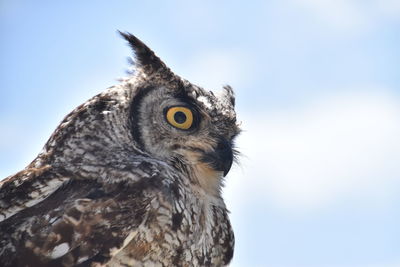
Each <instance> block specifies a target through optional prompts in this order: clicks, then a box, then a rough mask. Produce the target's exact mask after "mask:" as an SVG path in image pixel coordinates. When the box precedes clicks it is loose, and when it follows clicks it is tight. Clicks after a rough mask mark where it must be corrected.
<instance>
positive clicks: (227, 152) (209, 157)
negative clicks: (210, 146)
mask: <svg viewBox="0 0 400 267" xmlns="http://www.w3.org/2000/svg"><path fill="white" fill-rule="evenodd" d="M202 161H203V162H205V163H208V164H209V165H210V166H211V167H212V168H213V169H214V170H216V171H222V172H224V177H225V176H226V175H227V174H228V172H229V170H230V169H231V166H232V162H233V151H232V144H231V143H230V142H228V141H227V140H226V139H225V138H220V140H219V141H218V144H217V147H216V148H215V150H214V151H212V152H208V153H206V154H204V156H203V158H202Z"/></svg>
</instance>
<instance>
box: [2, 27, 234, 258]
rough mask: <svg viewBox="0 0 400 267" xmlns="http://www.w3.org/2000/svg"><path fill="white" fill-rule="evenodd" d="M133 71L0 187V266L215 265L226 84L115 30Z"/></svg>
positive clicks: (225, 152) (224, 214) (225, 154)
mask: <svg viewBox="0 0 400 267" xmlns="http://www.w3.org/2000/svg"><path fill="white" fill-rule="evenodd" d="M120 34H121V35H122V37H123V38H124V39H125V40H126V41H127V42H128V43H129V45H130V47H131V48H132V50H133V54H134V60H132V64H133V66H132V68H133V71H132V72H130V74H129V76H128V77H126V78H123V79H121V80H120V81H119V84H118V85H115V86H112V87H110V88H108V89H106V90H105V91H103V92H102V93H100V94H98V95H96V96H94V97H93V98H91V99H89V100H88V101H86V102H85V103H83V104H82V105H80V106H78V107H77V108H76V109H75V110H73V111H72V112H71V113H70V114H69V115H67V116H66V117H65V118H64V119H63V121H62V122H61V123H60V125H59V126H58V127H57V129H56V130H55V131H54V133H53V134H52V136H51V137H50V139H49V140H48V142H47V143H46V145H45V147H44V148H43V150H42V152H41V153H40V154H39V155H38V156H37V158H36V159H34V160H33V161H32V163H31V164H30V165H28V166H27V167H26V168H25V169H24V170H22V171H20V172H18V173H17V174H15V175H13V176H9V177H7V178H6V179H4V180H3V181H1V183H0V221H1V222H0V265H1V266H225V265H228V264H229V262H230V261H231V259H232V257H233V249H234V235H233V231H232V228H231V225H230V222H229V218H228V210H227V208H226V206H225V203H224V201H223V199H222V196H221V188H222V186H223V181H224V177H225V176H226V175H227V173H228V172H229V170H230V168H231V165H232V162H233V161H234V159H235V155H236V150H235V148H234V139H235V137H236V136H237V135H238V134H239V132H240V129H239V126H238V123H237V121H236V115H235V110H234V106H235V98H234V94H233V90H232V89H231V87H229V86H225V87H224V88H223V90H221V91H220V92H219V93H218V94H217V93H215V94H214V93H213V92H211V91H206V90H204V89H203V88H201V87H199V86H196V85H193V84H191V83H190V82H188V81H187V80H184V79H182V78H180V77H179V76H177V75H176V74H174V73H173V72H172V71H171V70H170V69H169V68H168V67H167V66H166V65H165V64H164V63H163V62H162V61H161V60H160V59H159V58H158V57H157V56H156V55H155V54H154V52H153V51H152V50H150V49H149V48H148V47H147V46H146V45H145V44H144V43H143V42H142V41H140V40H139V39H138V38H136V37H135V36H133V35H131V34H129V33H122V32H120Z"/></svg>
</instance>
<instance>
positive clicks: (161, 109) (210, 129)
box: [49, 33, 239, 193]
mask: <svg viewBox="0 0 400 267" xmlns="http://www.w3.org/2000/svg"><path fill="white" fill-rule="evenodd" d="M121 35H122V36H123V37H124V38H125V39H126V40H127V41H128V43H129V45H130V46H131V47H132V49H133V52H134V57H135V59H134V63H133V64H134V71H133V73H131V75H130V76H129V77H127V78H125V79H123V80H122V82H121V84H120V85H117V86H113V87H111V88H109V89H108V90H106V91H105V92H103V93H102V94H100V95H98V96H96V97H94V98H92V99H91V100H89V101H87V102H86V103H85V104H83V105H81V106H80V107H78V108H77V110H75V112H73V113H71V114H70V115H69V116H67V117H66V119H65V120H64V124H66V125H68V124H71V125H73V128H74V131H73V132H74V133H73V135H74V136H75V137H74V138H70V137H69V138H67V139H65V140H66V141H63V142H64V143H66V144H68V147H69V148H66V146H65V145H64V148H63V151H62V153H63V155H64V158H65V155H68V151H69V154H70V155H72V157H70V158H72V160H74V161H75V162H83V161H84V160H85V155H87V154H88V153H89V152H88V151H94V152H93V153H91V154H93V155H92V157H102V160H104V161H107V158H112V155H114V154H115V157H117V155H116V154H118V153H120V154H121V153H124V155H130V156H132V155H140V157H142V158H147V159H154V160H157V161H161V162H164V163H166V164H168V165H170V166H171V167H173V168H175V169H176V170H178V171H179V172H181V173H182V174H183V175H185V176H186V177H189V178H190V180H191V181H194V182H196V183H198V184H199V185H200V186H201V187H202V188H203V189H205V190H206V191H209V192H211V193H213V192H214V191H216V190H217V191H218V189H219V187H220V184H221V179H222V177H223V176H225V175H226V174H227V173H228V171H229V170H230V168H231V165H232V162H233V159H234V154H235V152H234V151H235V150H234V147H233V146H234V138H235V136H237V135H238V133H239V127H238V125H237V122H236V115H235V111H234V106H235V98H234V94H233V90H232V89H231V87H229V86H225V87H224V88H223V89H222V90H221V92H220V93H219V94H214V93H212V92H211V91H206V90H204V89H203V88H200V87H198V86H196V85H193V84H191V83H190V82H188V81H186V80H184V79H181V78H180V77H179V76H177V75H175V74H174V73H173V72H172V71H171V70H170V69H169V68H168V67H167V66H166V65H165V64H164V63H163V62H162V61H161V60H160V59H159V58H158V57H157V56H156V55H155V54H154V53H153V51H152V50H150V49H149V48H148V47H147V46H146V45H145V44H144V43H143V42H141V41H140V40H139V39H137V38H136V37H135V36H133V35H131V34H128V33H121ZM79 109H81V110H79ZM84 114H86V115H84ZM88 114H89V115H88ZM74 116H75V117H74ZM72 121H74V123H72ZM61 125H62V124H61ZM79 125H80V126H79ZM76 127H79V129H76ZM64 128H66V127H64ZM78 133H79V135H78ZM53 139H57V131H56V133H55V135H53ZM68 140H69V141H68ZM79 140H80V141H79ZM83 140H84V142H83ZM49 143H51V140H50V141H49ZM74 147H79V149H80V150H82V151H84V152H85V153H83V152H82V154H81V156H79V155H78V154H77V151H79V149H75V150H74ZM89 154H90V153H89ZM117 158H118V157H117Z"/></svg>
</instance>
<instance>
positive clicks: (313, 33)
mask: <svg viewBox="0 0 400 267" xmlns="http://www.w3.org/2000/svg"><path fill="white" fill-rule="evenodd" d="M117 30H121V31H129V32H131V33H133V34H135V35H136V36H138V37H139V38H141V39H142V40H143V41H144V42H145V43H146V44H147V45H148V46H150V47H151V48H152V49H153V50H154V51H155V52H156V54H157V55H158V56H160V57H161V58H162V59H163V60H164V62H166V64H167V65H168V66H169V67H170V68H171V69H172V70H173V71H174V72H175V73H177V74H178V75H180V76H182V77H184V78H186V79H188V80H189V81H191V82H192V83H195V84H197V85H200V86H203V87H204V88H207V89H209V90H215V91H218V90H220V88H221V87H222V86H223V85H225V84H229V85H231V86H232V87H233V88H234V90H235V92H236V96H237V98H236V103H237V114H238V120H239V121H240V122H241V127H242V129H243V133H242V134H241V136H240V137H239V138H238V141H237V145H238V148H239V150H240V151H241V153H242V155H241V157H240V164H238V165H236V166H234V168H233V170H232V171H231V172H230V174H229V175H228V176H227V177H226V180H225V189H224V197H225V200H226V204H227V206H228V209H229V210H230V211H231V214H230V218H231V222H232V225H233V228H234V230H235V236H236V247H235V255H234V258H233V261H232V264H231V266H233V267H239V266H268V267H296V266H300V267H302V266H304V267H306V266H307V267H309V266H310V267H313V266H327V267H339V266H340V267H353V266H354V267H364V266H366V267H394V266H400V227H399V224H400V209H399V205H400V163H399V162H400V49H399V47H400V2H399V1H397V0H285V1H282V0H270V1H261V0H260V1H247V2H246V3H245V2H243V1H224V0H222V1H183V0H181V1H178V0H176V1H163V2H161V1H158V2H156V1H146V2H145V1H114V2H113V3H111V2H110V1H64V2H61V1H20V0H1V1H0V36H1V42H0V58H1V60H0V83H1V86H0V90H1V91H0V92H1V96H2V101H1V105H0V177H6V176H8V175H11V174H13V173H15V172H17V171H19V170H21V169H23V168H24V167H25V166H26V165H27V164H29V162H30V161H31V160H33V159H34V158H35V157H36V155H37V154H38V153H39V152H40V150H41V148H42V147H43V145H44V144H45V142H46V140H47V139H48V138H49V136H50V135H51V133H52V132H53V131H54V129H55V128H56V127H57V125H58V124H59V122H60V121H61V120H62V118H63V117H64V116H65V115H66V114H67V113H69V112H70V111H71V110H72V109H73V108H74V107H76V106H78V105H79V104H81V103H83V102H84V101H86V100H87V99H88V98H90V97H91V96H93V95H95V94H97V93H99V92H101V91H102V90H104V89H105V88H107V87H109V86H111V85H113V84H116V83H117V78H119V77H123V76H125V75H126V74H125V70H126V69H127V68H128V67H129V66H128V63H127V60H126V58H127V57H129V56H130V55H131V51H130V49H129V47H128V46H127V45H126V43H125V42H124V41H123V40H122V39H121V38H120V37H119V36H118V35H117V33H116V31H117Z"/></svg>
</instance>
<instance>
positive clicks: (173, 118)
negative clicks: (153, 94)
mask: <svg viewBox="0 0 400 267" xmlns="http://www.w3.org/2000/svg"><path fill="white" fill-rule="evenodd" d="M166 118H167V121H168V123H169V124H171V125H172V126H174V127H176V128H178V129H182V130H188V129H190V127H192V125H193V112H192V111H191V110H190V109H189V108H187V107H182V106H177V107H171V108H169V109H168V110H167V112H166Z"/></svg>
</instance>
